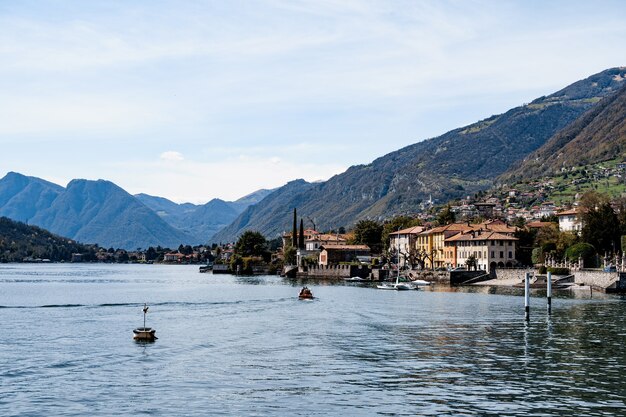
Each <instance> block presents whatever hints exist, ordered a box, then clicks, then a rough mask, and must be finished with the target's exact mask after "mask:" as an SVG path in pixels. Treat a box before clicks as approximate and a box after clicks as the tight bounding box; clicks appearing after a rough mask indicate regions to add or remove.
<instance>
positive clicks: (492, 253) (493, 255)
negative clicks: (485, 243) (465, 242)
mask: <svg viewBox="0 0 626 417" xmlns="http://www.w3.org/2000/svg"><path fill="white" fill-rule="evenodd" d="M491 257H492V258H495V257H496V252H495V251H493V250H492V251H491Z"/></svg>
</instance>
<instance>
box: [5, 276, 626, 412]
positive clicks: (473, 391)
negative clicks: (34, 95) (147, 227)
mask: <svg viewBox="0 0 626 417" xmlns="http://www.w3.org/2000/svg"><path fill="white" fill-rule="evenodd" d="M197 271H198V268H197V267H196V266H190V267H187V266H162V265H97V264H96V265H63V264H57V265H0V306H2V307H0V415H2V416H14V415H15V416H52V415H54V416H87V415H89V416H112V415H154V416H173V415H186V416H207V415H228V416H231V415H234V416H256V415H259V416H267V415H273V416H343V415H345V416H360V415H363V416H370V415H389V416H391V415H410V416H414V415H428V416H430V415H433V416H435V415H437V416H439V415H455V416H457V415H467V416H470V415H481V416H486V415H487V416H488V415H493V416H571V415H579V416H611V415H614V416H624V415H626V402H625V399H626V323H625V317H626V301H625V300H624V299H622V298H620V297H611V296H606V295H601V294H596V293H594V294H593V298H591V299H590V298H589V294H588V293H586V292H585V293H577V294H578V295H577V296H576V297H571V296H567V295H563V296H560V297H557V298H556V299H554V300H553V314H552V316H551V317H548V316H547V314H546V308H545V304H546V301H545V298H540V297H539V294H533V295H534V296H535V297H534V298H532V302H531V321H530V323H529V324H526V323H525V322H524V307H523V303H524V300H523V297H522V296H521V295H522V294H521V292H520V291H519V290H502V289H499V290H494V289H493V288H491V289H490V288H480V289H478V288H477V289H471V292H470V290H464V289H460V290H457V291H455V292H451V291H450V290H448V291H439V290H437V289H431V290H426V291H405V292H395V291H381V290H376V289H374V288H368V287H364V286H359V285H343V284H337V285H329V284H324V283H308V284H309V287H310V288H312V290H313V293H314V295H315V296H316V297H317V299H316V300H314V301H299V300H297V297H296V296H297V293H298V290H299V287H300V286H301V285H302V283H298V282H293V281H287V280H283V279H281V278H280V277H255V278H238V277H233V276H227V275H221V276H220V275H217V276H213V275H211V274H200V273H198V272H197ZM144 302H148V303H149V305H150V310H149V312H148V316H147V325H148V326H151V327H153V328H156V329H157V336H158V337H159V339H158V340H157V341H156V342H155V343H152V344H141V343H136V342H134V341H133V340H132V329H133V328H134V327H139V326H141V325H142V324H143V314H142V311H141V308H142V306H143V303H144Z"/></svg>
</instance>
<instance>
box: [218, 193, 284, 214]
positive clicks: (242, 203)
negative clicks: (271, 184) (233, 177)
mask: <svg viewBox="0 0 626 417" xmlns="http://www.w3.org/2000/svg"><path fill="white" fill-rule="evenodd" d="M272 192H274V190H266V189H262V190H257V191H255V192H253V193H250V194H248V195H245V196H243V197H241V198H240V199H238V200H235V201H233V202H229V203H228V204H229V205H230V206H231V207H232V208H234V209H235V210H236V211H237V212H238V213H241V212H242V211H244V210H245V209H246V208H247V207H248V206H251V205H253V204H256V203H258V202H259V201H261V200H263V199H264V198H265V197H267V196H268V195H270V194H271V193H272Z"/></svg>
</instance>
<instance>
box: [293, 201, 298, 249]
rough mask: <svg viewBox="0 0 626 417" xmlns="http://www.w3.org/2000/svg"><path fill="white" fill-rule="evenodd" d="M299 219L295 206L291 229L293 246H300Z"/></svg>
mask: <svg viewBox="0 0 626 417" xmlns="http://www.w3.org/2000/svg"><path fill="white" fill-rule="evenodd" d="M297 222H298V219H297V215H296V208H295V207H294V208H293V228H292V229H291V246H293V247H294V248H295V247H297V246H298V237H297V236H298V223H297Z"/></svg>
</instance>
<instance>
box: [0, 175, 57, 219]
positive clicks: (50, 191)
mask: <svg viewBox="0 0 626 417" xmlns="http://www.w3.org/2000/svg"><path fill="white" fill-rule="evenodd" d="M63 191H64V188H63V187H61V186H59V185H56V184H53V183H51V182H48V181H45V180H42V179H40V178H35V177H27V176H25V175H22V174H18V173H17V172H9V173H8V174H7V175H6V176H5V177H4V178H3V179H2V180H0V216H6V217H8V218H11V219H13V220H17V221H21V222H26V221H28V220H29V219H31V218H32V217H33V216H34V215H35V214H36V213H37V212H39V211H41V210H44V209H46V208H48V207H50V205H51V204H52V202H53V201H54V200H55V199H56V198H57V197H58V196H59V194H61V193H63Z"/></svg>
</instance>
